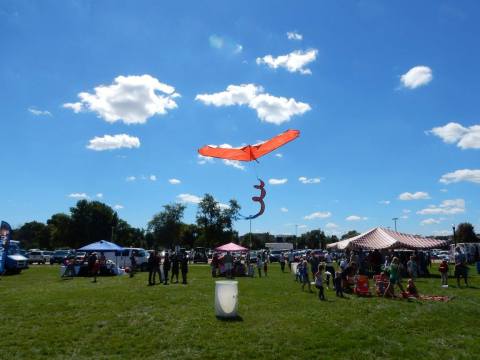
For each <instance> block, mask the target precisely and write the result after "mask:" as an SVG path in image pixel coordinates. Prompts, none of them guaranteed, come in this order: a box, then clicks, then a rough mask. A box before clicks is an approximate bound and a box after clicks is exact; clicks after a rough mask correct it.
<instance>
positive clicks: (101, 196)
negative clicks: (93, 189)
mask: <svg viewBox="0 0 480 360" xmlns="http://www.w3.org/2000/svg"><path fill="white" fill-rule="evenodd" d="M95 196H96V197H97V198H99V199H103V194H102V193H98V194H97V195H95Z"/></svg>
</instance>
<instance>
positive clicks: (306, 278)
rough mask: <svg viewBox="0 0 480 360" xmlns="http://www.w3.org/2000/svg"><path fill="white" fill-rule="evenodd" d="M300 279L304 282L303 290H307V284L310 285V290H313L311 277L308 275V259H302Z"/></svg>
mask: <svg viewBox="0 0 480 360" xmlns="http://www.w3.org/2000/svg"><path fill="white" fill-rule="evenodd" d="M300 279H301V282H302V291H305V285H308V291H309V292H313V291H312V286H311V285H310V277H309V276H308V262H307V260H306V259H304V260H303V261H302V267H301V268H300Z"/></svg>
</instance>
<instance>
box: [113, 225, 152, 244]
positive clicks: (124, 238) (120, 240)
mask: <svg viewBox="0 0 480 360" xmlns="http://www.w3.org/2000/svg"><path fill="white" fill-rule="evenodd" d="M113 240H114V242H115V243H117V244H119V245H122V246H131V247H142V246H144V245H145V241H144V233H143V230H142V229H137V228H135V227H132V226H130V224H128V223H127V222H126V221H125V220H122V219H118V223H117V226H116V227H115V229H114V235H113Z"/></svg>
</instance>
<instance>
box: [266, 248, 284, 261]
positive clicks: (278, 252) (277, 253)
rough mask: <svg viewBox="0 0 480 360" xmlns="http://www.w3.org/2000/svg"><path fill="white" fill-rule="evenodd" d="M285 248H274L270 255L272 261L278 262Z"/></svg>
mask: <svg viewBox="0 0 480 360" xmlns="http://www.w3.org/2000/svg"><path fill="white" fill-rule="evenodd" d="M283 252H284V251H283V250H272V251H270V254H269V256H268V259H269V260H270V262H278V261H280V256H281V255H282V254H283Z"/></svg>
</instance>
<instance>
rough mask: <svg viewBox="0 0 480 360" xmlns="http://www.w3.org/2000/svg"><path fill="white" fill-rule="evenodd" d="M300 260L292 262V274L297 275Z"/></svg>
mask: <svg viewBox="0 0 480 360" xmlns="http://www.w3.org/2000/svg"><path fill="white" fill-rule="evenodd" d="M298 264H299V263H298V262H292V264H291V265H292V274H293V275H296V274H297V267H298Z"/></svg>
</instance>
